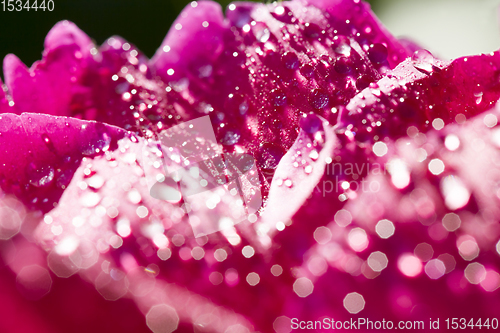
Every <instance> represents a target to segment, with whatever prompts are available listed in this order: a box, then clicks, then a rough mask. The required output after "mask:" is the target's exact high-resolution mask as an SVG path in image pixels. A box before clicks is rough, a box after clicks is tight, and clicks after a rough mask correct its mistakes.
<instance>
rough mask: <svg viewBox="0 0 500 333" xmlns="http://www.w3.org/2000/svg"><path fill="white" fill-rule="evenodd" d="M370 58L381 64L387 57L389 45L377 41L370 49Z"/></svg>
mask: <svg viewBox="0 0 500 333" xmlns="http://www.w3.org/2000/svg"><path fill="white" fill-rule="evenodd" d="M368 59H370V60H371V61H373V62H375V63H377V64H380V63H382V62H384V61H385V60H386V59H387V47H385V45H384V44H380V43H375V44H373V45H372V46H371V47H370V49H369V50H368Z"/></svg>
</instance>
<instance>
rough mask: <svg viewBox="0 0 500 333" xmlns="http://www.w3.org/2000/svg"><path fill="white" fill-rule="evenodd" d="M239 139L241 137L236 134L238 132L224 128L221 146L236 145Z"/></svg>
mask: <svg viewBox="0 0 500 333" xmlns="http://www.w3.org/2000/svg"><path fill="white" fill-rule="evenodd" d="M240 137H241V135H240V133H239V132H238V130H235V129H228V128H226V129H225V130H224V131H223V136H222V139H221V144H223V145H224V146H232V145H234V144H236V143H238V141H239V140H240Z"/></svg>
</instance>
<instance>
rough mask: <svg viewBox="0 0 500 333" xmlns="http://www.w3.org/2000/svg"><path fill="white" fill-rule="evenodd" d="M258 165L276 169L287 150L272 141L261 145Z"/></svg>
mask: <svg viewBox="0 0 500 333" xmlns="http://www.w3.org/2000/svg"><path fill="white" fill-rule="evenodd" d="M259 153H260V155H259V156H258V157H257V163H258V165H259V166H260V167H261V168H263V169H276V167H277V166H278V163H279V162H280V160H281V158H282V157H283V155H285V152H284V151H283V149H281V148H280V147H279V146H277V145H274V144H272V143H263V144H262V145H261V146H260V147H259Z"/></svg>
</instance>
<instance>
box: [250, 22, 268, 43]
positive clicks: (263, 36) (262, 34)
mask: <svg viewBox="0 0 500 333" xmlns="http://www.w3.org/2000/svg"><path fill="white" fill-rule="evenodd" d="M253 33H254V34H255V38H257V40H258V41H259V42H261V43H265V42H267V41H268V40H269V37H271V32H270V31H269V29H268V28H267V27H266V26H265V25H264V24H263V23H260V24H256V25H255V26H254V28H253Z"/></svg>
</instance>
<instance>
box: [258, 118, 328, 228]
mask: <svg viewBox="0 0 500 333" xmlns="http://www.w3.org/2000/svg"><path fill="white" fill-rule="evenodd" d="M324 122H325V120H324V119H322V118H319V117H318V116H316V115H314V114H309V115H307V117H305V118H303V119H302V120H301V131H300V133H299V136H298V137H297V140H296V141H295V143H294V144H293V145H292V147H290V150H288V152H287V153H286V154H285V156H283V158H282V159H281V161H280V163H279V164H278V167H277V168H276V172H275V173H274V177H273V181H272V183H271V188H270V190H269V197H268V199H267V202H266V207H265V210H264V212H263V214H262V222H263V223H266V224H268V226H269V229H270V230H272V231H271V232H270V234H273V231H275V230H276V228H284V224H285V223H287V222H288V221H289V220H290V219H291V218H292V217H293V216H294V215H295V213H296V212H297V211H298V210H299V209H300V207H301V206H302V205H303V204H304V203H305V202H306V200H307V199H308V198H309V197H310V196H311V195H312V193H313V191H314V189H315V187H316V186H317V185H318V182H319V180H320V179H321V178H322V177H323V174H324V172H325V167H326V164H327V162H326V161H327V158H331V156H332V154H333V148H334V146H336V145H337V144H338V143H337V140H336V136H335V134H334V133H333V131H332V129H331V128H330V127H329V126H328V125H326V124H325V123H324ZM279 223H281V226H280V225H278V224H279Z"/></svg>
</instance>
